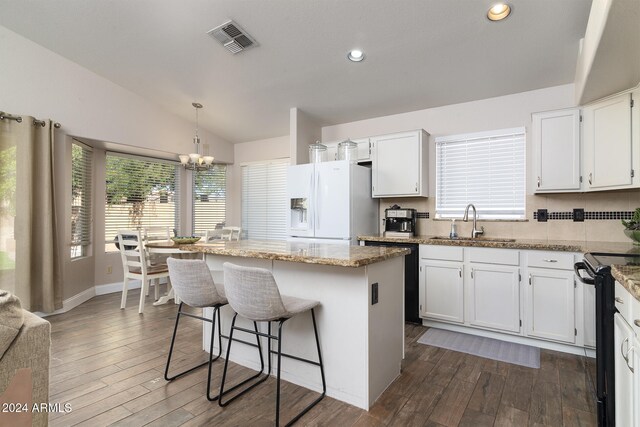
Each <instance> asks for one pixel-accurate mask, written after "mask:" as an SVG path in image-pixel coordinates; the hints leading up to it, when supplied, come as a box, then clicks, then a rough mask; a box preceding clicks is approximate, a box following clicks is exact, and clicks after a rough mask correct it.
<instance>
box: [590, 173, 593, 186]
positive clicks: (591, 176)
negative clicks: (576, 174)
mask: <svg viewBox="0 0 640 427" xmlns="http://www.w3.org/2000/svg"><path fill="white" fill-rule="evenodd" d="M591 178H593V173H591V172H589V185H592V184H593V181H592V180H591Z"/></svg>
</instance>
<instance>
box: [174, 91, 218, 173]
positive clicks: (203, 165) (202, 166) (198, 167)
mask: <svg viewBox="0 0 640 427" xmlns="http://www.w3.org/2000/svg"><path fill="white" fill-rule="evenodd" d="M191 105H193V108H195V109H196V136H194V137H193V145H195V152H193V153H190V154H180V155H179V156H178V157H179V158H180V163H181V164H182V166H183V167H184V168H185V169H187V170H192V171H205V170H209V169H211V168H212V167H213V156H203V155H202V154H201V153H200V137H199V136H198V110H199V109H200V108H202V104H199V103H197V102H194V103H192V104H191Z"/></svg>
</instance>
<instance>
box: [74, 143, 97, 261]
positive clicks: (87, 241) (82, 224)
mask: <svg viewBox="0 0 640 427" xmlns="http://www.w3.org/2000/svg"><path fill="white" fill-rule="evenodd" d="M92 170H93V151H92V150H91V148H90V147H87V146H86V145H84V144H82V143H81V142H78V141H74V142H73V143H71V258H79V257H83V256H88V255H89V246H90V245H91V188H92Z"/></svg>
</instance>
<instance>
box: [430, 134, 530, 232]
mask: <svg viewBox="0 0 640 427" xmlns="http://www.w3.org/2000/svg"><path fill="white" fill-rule="evenodd" d="M469 203H473V204H474V205H475V207H476V209H477V210H478V218H483V219H522V218H524V217H525V212H524V209H525V206H524V203H525V131H524V128H516V129H504V130H498V131H491V132H481V133H474V134H466V135H455V136H448V137H440V138H436V217H438V218H458V217H462V215H463V214H464V209H465V207H466V206H467V204H469Z"/></svg>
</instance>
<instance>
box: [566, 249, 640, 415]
mask: <svg viewBox="0 0 640 427" xmlns="http://www.w3.org/2000/svg"><path fill="white" fill-rule="evenodd" d="M612 265H640V253H626V254H615V253H605V252H590V253H587V254H585V256H584V260H583V261H582V262H578V263H576V264H575V265H574V270H575V272H576V276H577V277H578V280H580V281H581V282H582V283H584V284H586V285H593V286H595V295H596V384H595V389H596V404H597V408H598V425H599V426H604V427H609V426H611V427H614V426H615V425H616V424H615V420H616V417H615V415H616V414H615V359H614V344H613V318H614V314H615V313H616V311H617V310H616V306H615V289H614V288H615V279H614V278H613V276H612V275H611V266H612ZM581 272H584V274H582V273H581Z"/></svg>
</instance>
